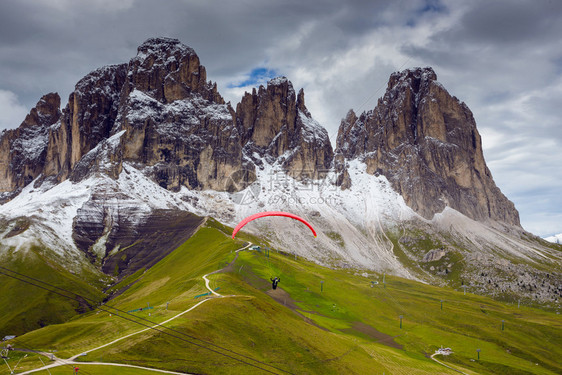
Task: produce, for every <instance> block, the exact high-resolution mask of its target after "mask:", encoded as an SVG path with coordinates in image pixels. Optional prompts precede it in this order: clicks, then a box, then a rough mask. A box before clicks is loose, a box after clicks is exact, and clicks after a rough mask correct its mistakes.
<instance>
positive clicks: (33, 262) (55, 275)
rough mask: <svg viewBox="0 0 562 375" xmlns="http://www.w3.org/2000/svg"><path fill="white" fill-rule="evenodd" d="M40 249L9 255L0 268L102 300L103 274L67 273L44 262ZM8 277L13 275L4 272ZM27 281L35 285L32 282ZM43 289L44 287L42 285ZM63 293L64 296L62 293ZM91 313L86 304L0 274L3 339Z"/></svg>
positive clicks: (0, 313) (0, 320) (78, 271)
mask: <svg viewBox="0 0 562 375" xmlns="http://www.w3.org/2000/svg"><path fill="white" fill-rule="evenodd" d="M42 253H43V251H42V249H39V248H36V247H34V248H31V249H30V250H29V251H27V252H26V253H25V254H21V253H14V252H13V251H10V250H8V251H6V252H5V253H4V254H3V256H2V258H1V265H2V267H5V268H7V269H9V270H11V271H15V272H17V273H20V274H24V275H29V276H32V277H33V278H36V279H38V280H42V281H45V282H47V283H49V284H51V285H55V286H57V287H60V288H64V289H70V290H73V291H74V292H75V293H77V294H79V295H81V296H85V297H88V298H91V299H93V300H96V301H101V300H102V299H103V294H102V293H101V292H100V291H99V290H100V289H101V283H100V282H99V278H100V274H96V273H95V272H93V271H92V270H90V269H86V268H84V269H81V270H75V271H77V272H76V273H80V274H81V275H82V277H77V276H75V275H73V274H72V273H70V272H69V271H68V270H66V269H64V268H63V267H61V266H59V265H58V264H56V262H52V261H50V260H49V259H47V258H45V257H44V256H43V255H42ZM1 271H2V272H5V273H7V274H9V275H12V276H16V277H20V276H18V275H16V274H14V273H11V272H8V271H5V270H1ZM22 278H23V279H25V280H26V281H29V282H32V283H35V281H33V280H31V279H26V278H24V277H22ZM43 286H44V285H43ZM61 293H63V292H61ZM88 309H89V307H88V305H87V304H85V303H79V302H77V301H71V300H69V299H66V298H64V297H62V296H59V295H57V294H56V293H52V292H49V291H47V290H44V289H41V288H38V287H35V286H32V285H30V284H26V283H24V282H22V281H18V280H15V279H13V278H10V277H8V276H6V275H2V274H0V317H2V319H0V336H2V337H4V335H9V334H14V335H20V334H23V333H24V332H27V331H31V330H34V329H37V328H39V327H42V326H45V325H49V324H54V323H60V322H64V321H66V320H68V319H70V318H71V317H72V316H74V315H77V314H78V313H83V312H85V311H87V310H88Z"/></svg>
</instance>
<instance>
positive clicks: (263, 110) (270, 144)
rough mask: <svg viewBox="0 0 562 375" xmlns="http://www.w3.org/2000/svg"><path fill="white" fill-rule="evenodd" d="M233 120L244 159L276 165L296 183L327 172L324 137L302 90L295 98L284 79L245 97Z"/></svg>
mask: <svg viewBox="0 0 562 375" xmlns="http://www.w3.org/2000/svg"><path fill="white" fill-rule="evenodd" d="M236 119H237V126H238V128H239V129H240V132H241V134H242V142H243V144H244V150H245V152H246V154H247V155H250V156H254V155H256V154H257V155H259V157H261V158H265V160H267V161H268V162H269V163H271V164H273V163H275V162H279V163H280V164H281V165H282V167H283V168H284V169H285V171H286V172H288V173H289V174H290V175H292V176H294V177H296V178H299V179H302V178H314V177H317V176H318V173H319V171H325V170H327V169H328V168H330V166H331V163H332V159H333V150H332V146H331V144H330V140H329V137H328V133H327V131H326V129H324V128H323V127H322V126H321V125H319V124H318V123H317V122H316V121H315V120H314V119H313V118H312V116H311V115H310V112H309V111H308V109H307V108H306V106H305V103H304V92H303V90H302V89H301V90H300V91H299V93H298V95H296V94H295V90H294V89H293V85H292V83H291V82H290V81H289V80H288V79H287V78H285V77H279V78H275V79H272V80H270V81H269V82H268V83H267V87H264V86H260V87H259V89H258V90H257V91H256V90H255V89H254V90H253V91H252V93H251V94H249V93H246V94H245V95H244V97H243V98H242V101H241V102H240V103H239V104H238V106H237V107H236ZM254 160H255V161H256V162H257V163H260V161H259V160H256V158H254Z"/></svg>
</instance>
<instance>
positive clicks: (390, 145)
mask: <svg viewBox="0 0 562 375" xmlns="http://www.w3.org/2000/svg"><path fill="white" fill-rule="evenodd" d="M436 78H437V77H436V74H435V72H433V70H432V69H431V68H414V69H406V70H404V71H402V72H397V73H394V74H393V75H392V76H391V77H390V79H389V85H388V89H387V92H386V93H385V95H384V96H383V98H381V99H380V100H379V104H377V107H375V109H373V110H371V111H368V112H365V113H363V114H361V115H359V116H357V115H356V114H355V113H354V112H352V111H351V112H348V115H347V116H346V118H344V120H342V125H341V126H340V133H339V134H338V139H337V142H336V144H337V147H336V150H335V151H334V150H333V149H332V146H331V143H330V140H329V137H328V134H327V132H326V130H325V129H324V128H323V127H322V126H321V125H320V124H318V123H317V122H316V121H315V120H314V119H313V117H312V115H311V113H310V112H309V111H308V109H307V108H306V105H305V99H304V91H303V90H302V89H301V90H299V91H298V93H297V92H296V91H295V90H294V88H293V85H292V83H291V82H290V81H289V80H288V79H287V78H286V77H279V78H276V79H273V80H271V81H269V82H268V84H267V86H260V87H259V88H258V89H257V90H253V91H252V93H246V94H245V95H244V96H243V98H242V99H241V101H240V103H238V104H237V105H236V109H234V108H232V107H231V106H230V104H229V103H224V99H223V98H222V96H221V95H220V93H219V92H218V89H217V87H216V84H213V83H212V82H210V81H207V77H206V70H205V68H204V67H203V66H202V65H201V63H200V61H199V58H198V57H197V55H196V54H195V51H194V50H193V49H191V48H189V47H187V46H184V45H183V44H181V43H180V42H179V41H177V40H174V39H169V38H151V39H148V40H147V41H146V42H145V43H143V44H142V45H141V46H139V48H138V53H137V56H136V57H133V58H132V59H131V60H130V61H129V63H126V64H119V65H111V66H107V67H104V68H100V69H98V70H95V71H94V72H92V73H90V74H88V75H87V76H86V77H84V78H83V79H82V80H80V81H79V82H78V84H77V85H76V90H75V92H73V93H72V94H71V95H70V97H69V103H68V104H67V105H66V107H65V108H64V109H63V110H62V111H59V112H60V114H59V115H58V117H57V115H56V114H58V113H59V112H57V111H56V110H55V109H54V107H56V106H52V107H53V108H52V113H53V114H54V115H53V116H51V117H49V119H48V120H45V121H44V123H42V125H40V126H41V129H43V130H42V133H41V134H42V138H41V139H43V140H44V142H42V143H41V145H42V146H41V147H42V148H41V149H40V155H43V156H42V159H40V163H37V166H38V167H40V168H37V169H28V170H29V171H30V173H28V175H27V176H26V179H25V180H22V179H19V180H18V179H15V178H12V177H10V178H11V179H10V178H6V179H5V181H16V182H10V183H4V185H1V186H5V187H4V188H3V193H2V194H3V195H2V197H3V199H4V201H5V202H6V203H4V204H3V205H1V206H0V216H2V218H3V220H4V222H5V224H4V225H3V228H0V229H3V233H4V234H3V237H2V242H3V245H2V246H3V248H2V249H0V250H1V251H0V253H2V252H7V251H17V250H18V249H23V248H26V246H27V247H29V246H30V243H33V244H37V243H39V244H41V246H43V247H45V248H46V249H51V251H55V249H58V250H60V254H58V255H57V259H64V258H65V257H67V258H68V259H79V260H80V262H89V263H90V266H93V267H95V268H97V269H98V270H103V271H104V272H105V273H106V274H110V275H114V276H115V277H116V278H117V279H119V278H123V277H125V276H127V275H130V274H131V273H132V272H134V271H135V270H140V269H142V268H143V267H150V265H151V261H150V259H157V258H158V256H159V255H158V254H156V255H157V256H156V257H151V256H147V257H146V261H143V260H142V259H143V256H141V255H142V254H144V252H143V251H140V250H139V252H138V254H137V252H136V250H137V248H136V247H135V245H134V244H135V243H136V241H132V238H133V237H134V236H138V238H137V241H146V242H147V243H149V241H152V240H153V239H154V238H153V237H150V235H149V234H148V233H147V231H146V230H145V229H146V228H155V229H158V230H159V231H161V232H162V233H163V235H164V236H165V235H166V234H167V235H168V236H169V237H170V238H169V239H170V242H169V243H170V244H177V243H179V242H181V241H184V240H185V237H182V235H180V234H179V233H178V232H177V230H174V229H173V227H174V226H173V225H172V224H163V223H164V222H166V221H165V220H160V221H159V222H160V223H161V224H160V225H158V224H155V223H156V222H157V221H154V220H155V218H157V217H158V215H156V216H155V212H166V213H169V214H170V215H171V217H174V215H175V214H173V213H172V212H174V211H177V212H178V213H180V212H184V213H185V212H189V213H192V214H196V215H199V216H211V217H215V218H217V219H218V220H220V221H221V222H223V223H226V224H229V225H233V224H235V223H236V221H237V220H239V219H241V218H242V217H244V216H247V215H249V214H252V213H255V212H257V211H264V210H291V211H293V212H295V213H297V214H299V215H301V216H303V217H306V218H307V219H309V220H310V221H311V222H312V223H313V224H314V225H315V226H317V228H318V229H319V236H318V239H317V240H315V241H312V240H311V239H310V238H309V236H307V234H306V233H305V232H303V231H302V230H301V228H299V227H298V226H295V225H293V223H287V222H279V223H276V225H275V226H272V223H271V222H270V221H267V220H266V221H264V222H262V223H251V224H250V225H248V226H247V230H248V231H253V232H254V233H260V234H262V235H264V236H266V237H267V238H268V240H269V241H271V243H272V244H274V245H275V246H277V247H279V248H281V249H285V250H287V251H290V252H292V253H295V254H297V255H299V256H304V257H307V258H308V259H312V260H314V261H316V262H318V263H320V264H323V265H327V266H330V267H341V268H354V269H369V270H375V271H377V272H392V273H394V274H397V275H401V276H405V277H408V278H412V279H418V280H427V281H430V282H434V283H449V284H451V285H457V284H460V283H463V282H464V280H471V281H470V282H471V283H474V287H478V288H481V289H482V290H483V292H485V293H491V294H493V293H496V292H498V293H500V292H501V293H511V294H517V293H522V294H525V295H526V296H529V298H532V297H533V296H534V297H535V298H537V299H540V300H541V301H548V302H549V303H553V302H554V301H555V299H556V301H557V298H558V289H555V290H556V292H553V291H552V288H550V286H556V288H557V287H558V284H557V283H559V280H560V279H562V276H561V275H559V274H558V273H556V272H554V273H553V272H549V271H551V269H556V264H560V262H561V261H562V259H561V256H560V253H559V251H558V250H557V249H555V248H551V247H548V246H545V244H544V243H542V242H540V241H539V240H538V239H536V238H534V237H533V236H532V235H530V234H528V233H526V232H525V231H524V230H523V229H522V228H521V227H520V225H519V219H518V213H517V211H516V210H515V207H514V206H513V204H512V203H511V202H510V201H509V200H507V198H505V196H503V194H501V192H500V191H499V189H498V188H497V187H496V186H495V184H494V182H493V179H492V177H491V174H490V172H489V170H488V168H487V167H486V165H485V161H484V159H483V156H482V152H481V142H480V136H479V135H478V132H477V130H476V124H475V122H474V119H473V117H472V113H471V112H470V110H469V109H468V107H466V105H465V104H464V103H460V101H458V99H456V98H455V97H453V96H451V95H450V94H449V93H448V92H446V90H445V89H444V88H443V87H442V86H441V85H440V84H439V83H438V82H437V81H436ZM57 97H58V95H57ZM53 98H54V99H53V100H55V99H56V98H55V97H54V96H53ZM59 100H60V99H59ZM35 111H37V109H35ZM32 112H33V110H32ZM55 118H56V121H55ZM53 121H55V122H54V123H52V122H53ZM22 129H25V127H22ZM16 134H18V133H17V132H15V131H14V132H4V133H2V138H1V139H0V144H1V145H5V146H4V147H3V148H0V172H1V174H0V175H4V176H6V175H10V173H14V174H15V173H17V170H13V169H12V167H11V164H10V159H9V158H10V155H11V153H10V152H11V151H12V149H13V148H11V147H12V146H11V145H13V144H14V142H15V141H16V140H17V139H20V138H18V137H19V136H16ZM28 138H29V137H28ZM28 138H22V139H24V140H26V141H29V139H28ZM31 138H33V137H31ZM346 142H347V143H346ZM457 151H458V152H457ZM26 165H27V164H26ZM10 176H11V175H10ZM10 189H12V190H10ZM73 189H75V190H76V191H74V192H73ZM18 193H19V195H18ZM29 212H33V214H31V215H30V214H29ZM181 215H183V214H178V216H177V217H178V220H180V217H183V216H181ZM26 216H29V217H30V222H31V224H30V226H29V228H28V229H25V230H24V231H23V232H21V233H18V234H16V235H10V237H6V235H7V234H9V233H12V234H13V233H16V232H17V231H16V232H14V231H13V229H14V228H15V227H16V226H17V225H16V224H15V223H16V221H17V219H18V218H20V217H26ZM181 220H183V219H181ZM181 220H180V221H181ZM151 225H153V226H151ZM154 225H156V226H154ZM143 228H145V229H143ZM245 229H246V228H245ZM151 243H154V242H151ZM296 244H298V246H296ZM154 246H155V248H154V251H155V252H157V253H158V252H161V254H165V253H166V252H167V251H168V252H169V251H170V248H167V249H164V248H163V247H164V246H162V248H159V247H158V246H157V245H154ZM170 246H172V245H170ZM141 247H142V246H139V247H138V249H140V248H141ZM172 247H173V246H172ZM14 249H15V250H14ZM124 249H127V250H126V251H125V250H124ZM435 254H440V256H435ZM545 259H550V261H551V264H548V262H547V261H545ZM504 261H506V262H507V263H505V262H504ZM67 266H69V265H67ZM510 267H511V268H510ZM484 271H486V272H484ZM514 271H516V272H518V275H517V276H510V273H513V272H514ZM547 273H549V274H550V276H549V282H548V283H547V284H544V283H543V284H542V285H540V284H539V285H538V286H536V285H535V284H537V281H536V280H540V279H541V278H545V277H546V274H547ZM480 274H482V275H481V276H479V275H480ZM484 274H486V275H484ZM487 275H493V276H487ZM515 279H517V280H516V281H513V280H515ZM492 281H493V282H494V284H492ZM512 281H513V282H517V284H515V285H517V287H513V288H512V287H511V286H510V284H509V282H512ZM531 282H533V285H535V286H534V287H533V288H531V287H529V285H530V284H531ZM522 283H523V284H524V285H525V287H523V285H522ZM496 284H497V286H496Z"/></svg>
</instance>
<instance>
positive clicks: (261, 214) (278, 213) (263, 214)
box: [232, 211, 316, 239]
mask: <svg viewBox="0 0 562 375" xmlns="http://www.w3.org/2000/svg"><path fill="white" fill-rule="evenodd" d="M266 216H285V217H290V218H291V219H295V220H298V221H300V222H301V223H303V224H305V225H306V226H307V227H309V228H310V230H311V231H312V234H314V237H316V231H315V230H314V228H312V225H310V223H309V222H308V221H306V220H304V219H303V218H302V217H299V216H297V215H293V214H290V213H288V212H281V211H265V212H259V213H257V214H254V215H251V216H248V217H247V218H245V219H244V220H242V221H241V222H239V223H238V225H237V226H236V228H234V230H233V231H232V238H233V239H234V237H235V236H236V233H238V231H239V230H240V229H242V227H243V226H244V225H246V224H248V223H249V222H250V221H252V220H255V219H259V218H260V217H266Z"/></svg>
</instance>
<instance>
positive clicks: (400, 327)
mask: <svg viewBox="0 0 562 375" xmlns="http://www.w3.org/2000/svg"><path fill="white" fill-rule="evenodd" d="M402 318H403V316H402V315H400V329H402Z"/></svg>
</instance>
